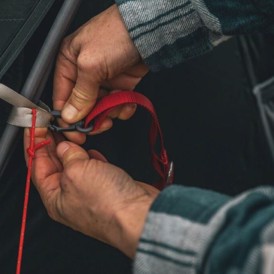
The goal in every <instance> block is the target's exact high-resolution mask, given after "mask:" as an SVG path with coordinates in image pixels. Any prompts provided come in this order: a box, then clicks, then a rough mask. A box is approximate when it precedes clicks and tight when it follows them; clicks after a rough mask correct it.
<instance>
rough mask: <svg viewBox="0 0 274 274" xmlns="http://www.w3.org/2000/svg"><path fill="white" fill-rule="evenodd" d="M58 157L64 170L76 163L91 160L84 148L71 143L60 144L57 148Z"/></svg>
mask: <svg viewBox="0 0 274 274" xmlns="http://www.w3.org/2000/svg"><path fill="white" fill-rule="evenodd" d="M57 155H58V157H59V159H60V161H61V162H62V164H63V167H64V168H65V167H66V166H68V165H70V164H72V163H73V162H75V161H78V160H89V159H90V158H89V155H88V153H87V152H86V151H85V150H84V149H83V148H81V147H80V146H78V145H76V144H74V143H71V142H62V143H60V144H59V145H58V147H57Z"/></svg>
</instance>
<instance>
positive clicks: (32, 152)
mask: <svg viewBox="0 0 274 274" xmlns="http://www.w3.org/2000/svg"><path fill="white" fill-rule="evenodd" d="M36 114H37V111H36V109H32V126H31V128H30V145H29V148H28V149H27V153H28V155H29V159H28V173H27V178H26V186H25V198H24V205H23V214H22V221H21V231H20V239H19V247H18V256H17V266H16V274H20V273H21V265H22V256H23V249H24V241H25V232H26V223H27V212H28V204H29V192H30V181H31V172H32V162H33V158H34V156H35V151H36V150H37V149H39V148H41V147H43V146H45V145H48V144H49V143H50V140H46V141H43V142H41V143H39V144H35V125H36Z"/></svg>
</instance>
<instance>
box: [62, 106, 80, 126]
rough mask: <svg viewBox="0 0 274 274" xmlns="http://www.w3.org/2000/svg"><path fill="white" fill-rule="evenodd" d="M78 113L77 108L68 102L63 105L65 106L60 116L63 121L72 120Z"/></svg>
mask: <svg viewBox="0 0 274 274" xmlns="http://www.w3.org/2000/svg"><path fill="white" fill-rule="evenodd" d="M77 115H78V110H77V109H76V108H75V107H74V106H73V105H70V104H68V105H67V106H65V108H64V109H63V111H62V117H63V118H64V120H65V121H68V122H70V121H72V120H75V118H76V117H77Z"/></svg>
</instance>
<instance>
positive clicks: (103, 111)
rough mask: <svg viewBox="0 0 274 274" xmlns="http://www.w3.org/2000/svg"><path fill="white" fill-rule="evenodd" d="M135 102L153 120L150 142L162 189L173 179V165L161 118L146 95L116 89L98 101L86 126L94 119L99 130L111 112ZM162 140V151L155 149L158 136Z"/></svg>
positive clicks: (95, 127) (88, 117) (86, 121)
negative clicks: (167, 149)
mask: <svg viewBox="0 0 274 274" xmlns="http://www.w3.org/2000/svg"><path fill="white" fill-rule="evenodd" d="M129 103H134V104H137V105H139V106H141V107H143V108H145V109H146V110H148V111H149V113H150V115H151V117H152V121H151V127H150V132H149V143H150V149H151V156H152V159H151V160H152V165H153V167H154V168H155V170H156V171H157V172H158V173H159V175H160V176H161V178H162V181H161V183H160V184H159V185H158V186H157V187H158V188H160V189H162V188H163V187H165V186H166V185H167V184H171V183H172V181H173V172H172V170H171V169H172V168H173V167H172V166H171V165H170V163H169V160H168V156H167V152H166V150H165V147H164V141H163V134H162V131H161V128H160V124H159V120H158V117H157V114H156V112H155V109H154V107H153V105H152V103H151V101H150V100H149V99H148V98H147V97H145V96H144V95H142V94H140V93H137V92H134V91H115V92H114V93H111V94H109V95H107V96H105V97H103V98H102V99H100V100H99V101H98V103H97V104H96V106H95V107H94V109H93V110H92V111H91V112H90V113H89V115H88V116H87V117H86V120H85V127H88V125H89V124H90V123H91V121H93V120H94V129H93V130H97V129H98V128H99V127H100V125H101V123H102V122H103V121H104V119H105V118H106V117H107V116H108V114H109V112H110V111H111V110H112V109H113V108H115V107H117V106H121V105H124V104H129ZM158 136H159V140H160V153H159V155H158V153H157V152H156V151H155V145H156V142H157V137H158Z"/></svg>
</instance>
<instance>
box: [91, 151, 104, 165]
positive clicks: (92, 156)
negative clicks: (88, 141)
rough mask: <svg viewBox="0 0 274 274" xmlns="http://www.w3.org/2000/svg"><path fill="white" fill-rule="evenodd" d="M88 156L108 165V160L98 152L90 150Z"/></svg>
mask: <svg viewBox="0 0 274 274" xmlns="http://www.w3.org/2000/svg"><path fill="white" fill-rule="evenodd" d="M88 154H89V157H90V158H92V159H96V160H100V161H102V162H105V163H108V160H107V158H106V157H105V156H104V155H103V154H102V153H100V152H99V151H97V150H93V149H90V150H89V151H88Z"/></svg>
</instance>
